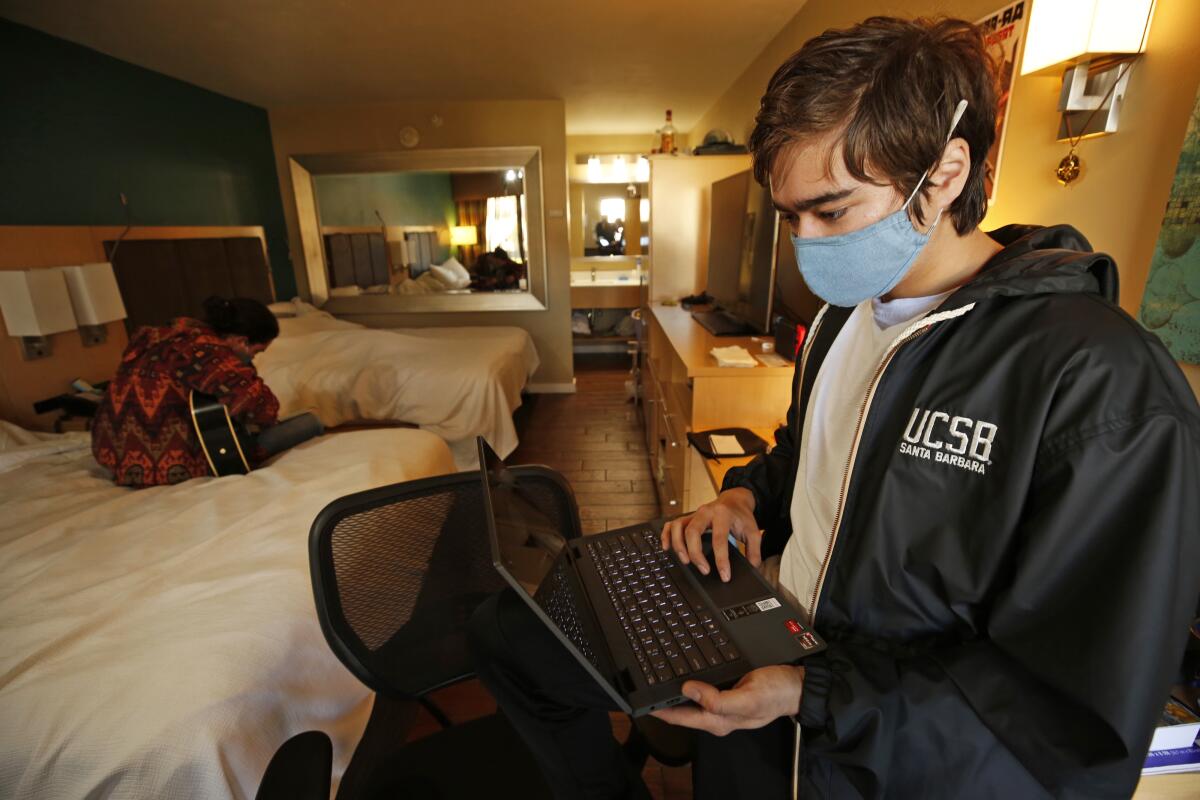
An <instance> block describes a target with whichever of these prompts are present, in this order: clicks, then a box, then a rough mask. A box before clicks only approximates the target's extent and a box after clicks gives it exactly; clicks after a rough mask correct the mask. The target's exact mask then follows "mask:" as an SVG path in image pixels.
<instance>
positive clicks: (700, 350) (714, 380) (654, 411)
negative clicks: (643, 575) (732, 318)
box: [639, 305, 792, 516]
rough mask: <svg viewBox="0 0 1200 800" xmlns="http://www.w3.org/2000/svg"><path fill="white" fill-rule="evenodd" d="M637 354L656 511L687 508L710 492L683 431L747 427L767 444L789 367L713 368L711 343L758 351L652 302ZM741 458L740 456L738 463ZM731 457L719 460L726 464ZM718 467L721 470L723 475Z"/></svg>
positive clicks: (787, 388) (780, 415) (785, 400)
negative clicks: (710, 331) (659, 509)
mask: <svg viewBox="0 0 1200 800" xmlns="http://www.w3.org/2000/svg"><path fill="white" fill-rule="evenodd" d="M643 318H644V319H645V320H646V340H645V345H646V346H645V350H644V352H643V353H642V354H641V356H640V358H641V359H642V362H641V364H640V370H639V380H640V382H641V392H640V396H641V398H642V402H643V407H642V408H643V413H644V420H645V425H646V447H647V450H649V452H650V467H651V472H652V475H653V477H654V484H655V489H656V491H657V492H658V498H659V503H660V505H661V506H662V512H663V515H664V516H672V515H675V514H679V513H682V512H684V511H690V510H692V509H694V508H696V506H698V505H700V504H701V503H704V502H707V501H708V500H711V499H712V498H714V497H715V496H716V490H715V486H716V485H717V484H714V482H713V478H712V475H711V474H710V473H709V471H708V468H707V465H706V464H705V459H703V458H701V457H700V454H699V453H697V452H696V451H695V450H694V449H692V448H691V447H689V446H688V443H687V433H688V431H702V430H709V429H711V428H732V427H739V428H751V429H754V430H756V432H758V433H759V435H760V436H762V435H763V431H764V430H765V431H766V432H767V433H766V435H765V436H764V437H763V438H765V439H766V440H767V441H768V442H770V441H772V439H771V435H770V432H771V431H773V430H774V429H775V428H776V427H778V426H779V425H780V424H781V423H782V421H783V420H784V419H785V418H786V417H787V410H788V406H789V405H790V404H791V389H792V365H791V364H790V363H789V364H788V365H787V366H783V367H765V366H763V365H761V364H759V365H758V366H756V367H718V366H717V361H716V359H715V358H713V357H712V355H711V354H710V353H709V351H710V350H712V349H713V348H714V347H729V346H732V345H741V346H742V347H744V348H746V349H747V350H749V351H750V352H751V353H755V352H762V346H761V344H760V342H756V341H753V340H752V339H751V337H749V336H720V337H717V336H713V335H712V334H710V333H709V332H708V331H706V330H705V329H704V328H703V327H701V325H700V323H698V322H696V321H695V320H694V319H692V316H691V314H690V313H689V312H687V311H684V310H683V309H682V308H679V307H677V306H663V305H652V306H651V307H650V308H649V309H647V310H646V313H644V314H643ZM746 460H748V459H741V460H740V461H741V463H745V461H746ZM736 463H738V460H737V459H721V465H720V466H723V467H725V468H726V469H727V468H728V467H730V466H734V465H735V464H736ZM723 474H724V473H722V475H723Z"/></svg>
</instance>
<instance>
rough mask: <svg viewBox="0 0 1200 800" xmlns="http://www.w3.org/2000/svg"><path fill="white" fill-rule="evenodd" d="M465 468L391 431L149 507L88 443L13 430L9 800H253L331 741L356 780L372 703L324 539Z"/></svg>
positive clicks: (6, 480)
mask: <svg viewBox="0 0 1200 800" xmlns="http://www.w3.org/2000/svg"><path fill="white" fill-rule="evenodd" d="M452 471H453V463H452V459H451V456H450V453H449V451H448V449H447V446H446V444H445V442H443V441H442V440H441V439H440V438H438V437H436V436H434V435H433V434H430V433H427V432H423V431H418V430H413V429H388V430H373V431H359V432H348V433H340V434H336V435H332V436H325V437H321V438H319V439H314V440H312V441H309V442H306V443H304V444H302V445H300V446H299V447H296V448H294V449H293V450H290V451H288V452H286V453H284V454H283V455H281V456H279V457H278V458H277V459H275V460H274V461H273V462H272V463H271V464H269V465H267V466H265V467H263V468H261V469H259V470H256V471H254V472H252V473H251V474H250V475H247V476H231V477H226V478H203V479H196V480H192V481H188V482H186V483H183V484H179V485H176V486H162V487H155V488H150V489H143V490H140V491H134V490H130V489H125V488H121V487H117V486H114V485H113V484H112V483H111V482H110V481H109V480H108V479H107V477H106V475H105V473H104V472H103V471H102V470H101V469H100V468H99V467H97V466H96V465H95V463H94V462H93V461H92V458H91V452H90V447H89V441H88V437H87V435H86V434H64V435H53V434H31V433H29V432H25V431H22V430H20V429H19V428H16V427H15V426H12V425H10V424H8V423H3V422H0V642H3V646H2V647H0V720H2V721H3V722H2V724H0V797H5V798H59V797H80V798H82V797H105V798H117V799H118V800H119V799H121V798H148V797H154V798H166V799H167V800H173V799H174V798H195V797H205V798H246V797H253V796H254V793H255V791H256V789H257V785H258V782H259V780H260V778H261V776H262V773H263V771H264V770H265V768H266V765H267V762H268V761H269V760H270V757H271V755H272V754H273V753H274V751H275V749H276V748H277V747H278V746H279V745H280V744H282V743H283V742H284V741H285V740H286V739H287V738H288V737H290V736H292V735H294V734H296V733H299V732H301V731H305V730H312V729H319V730H324V731H326V732H327V733H329V734H330V736H331V738H332V739H333V742H334V753H335V775H340V774H341V771H342V770H343V769H344V767H345V764H346V763H347V761H348V759H349V755H350V753H351V751H352V748H353V746H354V743H355V742H356V741H357V740H358V738H359V737H360V736H361V733H362V729H363V726H364V725H365V724H366V719H367V716H368V715H369V711H370V693H369V691H368V690H367V689H366V688H365V687H364V686H362V685H361V684H360V683H359V682H358V681H357V680H356V679H355V678H353V677H352V676H351V675H350V673H349V672H347V671H346V669H345V668H344V667H343V666H342V665H341V664H340V662H338V661H337V659H336V658H335V657H334V656H333V654H332V653H331V652H330V650H329V649H328V646H327V645H326V643H325V640H324V637H323V636H322V634H321V631H320V627H319V624H318V622H317V618H316V612H315V609H314V605H313V596H312V588H311V583H310V579H309V566H308V551H307V539H308V530H309V526H310V525H311V523H312V520H313V518H314V517H315V516H316V514H317V512H318V511H319V510H320V509H321V508H322V507H323V506H324V505H326V504H327V503H328V502H330V501H331V500H333V499H335V498H337V497H340V496H342V495H345V494H349V493H351V492H355V491H360V490H363V489H368V488H372V487H376V486H382V485H386V484H390V483H395V482H399V481H404V480H411V479H416V478H421V477H426V476H429V475H436V474H445V473H448V472H452Z"/></svg>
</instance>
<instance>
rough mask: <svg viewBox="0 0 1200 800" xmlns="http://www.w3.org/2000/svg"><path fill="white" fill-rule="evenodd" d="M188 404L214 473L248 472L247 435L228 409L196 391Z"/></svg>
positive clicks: (221, 474)
mask: <svg viewBox="0 0 1200 800" xmlns="http://www.w3.org/2000/svg"><path fill="white" fill-rule="evenodd" d="M188 405H189V406H190V407H191V410H192V425H193V426H194V427H195V428H196V436H197V437H198V438H199V439H200V447H201V449H203V450H204V457H205V458H206V459H208V467H209V469H210V470H212V474H213V475H216V476H217V477H223V476H225V475H245V474H246V473H247V472H249V471H250V462H249V461H248V460H247V459H246V454H245V453H244V452H243V451H242V442H244V441H246V440H247V436H246V432H245V431H244V430H243V429H242V426H241V425H239V424H238V423H237V422H235V421H234V420H233V418H232V417H230V416H229V410H228V409H227V408H225V406H223V405H222V404H221V402H220V401H219V400H217V398H215V397H212V396H211V395H207V394H203V393H201V392H197V391H192V392H190V393H189V394H188Z"/></svg>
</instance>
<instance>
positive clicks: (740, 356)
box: [709, 345, 758, 367]
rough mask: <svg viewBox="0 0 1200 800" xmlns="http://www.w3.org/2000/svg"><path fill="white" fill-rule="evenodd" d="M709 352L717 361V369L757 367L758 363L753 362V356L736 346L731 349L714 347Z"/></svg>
mask: <svg viewBox="0 0 1200 800" xmlns="http://www.w3.org/2000/svg"><path fill="white" fill-rule="evenodd" d="M709 352H711V353H712V356H713V358H715V359H716V360H717V366H718V367H754V366H757V365H758V362H757V361H755V360H754V356H752V355H750V351H749V350H747V349H746V348H744V347H740V346H737V345H734V346H733V347H714V348H713V349H712V350H710V351H709Z"/></svg>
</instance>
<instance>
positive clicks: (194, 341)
mask: <svg viewBox="0 0 1200 800" xmlns="http://www.w3.org/2000/svg"><path fill="white" fill-rule="evenodd" d="M278 335H279V323H278V322H277V321H276V319H275V317H274V315H272V314H271V312H270V311H269V310H268V309H267V307H266V306H265V305H263V304H262V303H260V302H258V301H257V300H252V299H250V298H245V297H234V298H222V297H210V298H209V299H208V300H206V301H204V320H203V321H200V320H196V319H191V318H188V317H180V318H178V319H176V320H175V321H174V322H173V323H172V324H171V325H170V326H168V327H163V328H154V327H144V328H140V329H138V331H137V332H136V333H135V334H134V336H133V340H132V341H131V342H130V343H129V346H128V347H127V348H125V353H124V355H123V356H122V357H121V364H120V366H118V368H117V374H116V376H115V377H114V378H113V379H112V381H110V383H109V385H108V390H107V392H106V393H105V396H104V400H103V402H101V404H100V408H99V410H98V411H97V413H96V419H95V422H94V423H93V425H92V454H93V455H94V456H95V457H96V461H97V462H99V464H100V465H101V466H103V467H105V468H107V469H108V470H109V471H110V472H111V473H112V476H113V480H114V481H115V482H116V483H118V484H119V485H122V486H133V487H141V486H155V485H159V484H166V483H179V482H180V481H185V480H187V479H188V478H199V477H204V476H206V475H209V474H210V472H209V466H208V461H207V460H206V459H205V456H204V451H203V450H202V449H201V447H200V440H199V437H198V436H197V434H196V429H195V427H194V426H193V424H192V416H191V409H190V406H189V404H188V396H189V394H190V393H191V391H193V390H195V391H197V392H202V393H204V394H207V395H211V396H213V397H215V398H216V399H217V400H219V401H220V402H221V403H222V404H223V405H224V406H225V408H226V409H228V411H229V414H230V416H231V417H232V418H233V419H235V420H237V421H239V422H241V423H242V424H243V425H256V426H259V427H261V428H263V429H264V430H263V431H262V432H261V433H260V434H259V435H258V436H257V437H256V440H255V441H254V442H253V443H247V444H250V448H249V454H250V456H251V458H252V459H253V460H254V461H262V460H263V459H265V458H267V457H268V456H270V455H273V454H275V453H277V452H280V451H282V450H285V449H287V448H288V447H291V446H293V445H296V444H299V443H300V442H302V441H304V440H305V439H309V438H311V437H313V436H318V435H320V434H321V433H322V432H323V430H322V428H321V423H320V421H319V420H317V418H316V417H314V416H313V415H312V414H303V415H301V416H299V417H293V418H292V419H289V420H287V421H285V422H284V423H279V424H277V417H278V415H279V400H278V399H277V398H276V397H275V395H274V393H273V392H272V391H271V390H270V389H269V388H268V387H267V385H266V384H265V383H264V382H263V380H262V378H260V377H259V376H258V372H257V371H256V370H255V368H254V364H253V362H252V361H251V359H253V358H254V356H255V355H257V354H258V353H261V352H262V351H263V350H265V349H266V348H267V345H268V344H270V343H271V341H272V340H274V339H275V337H276V336H278Z"/></svg>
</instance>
